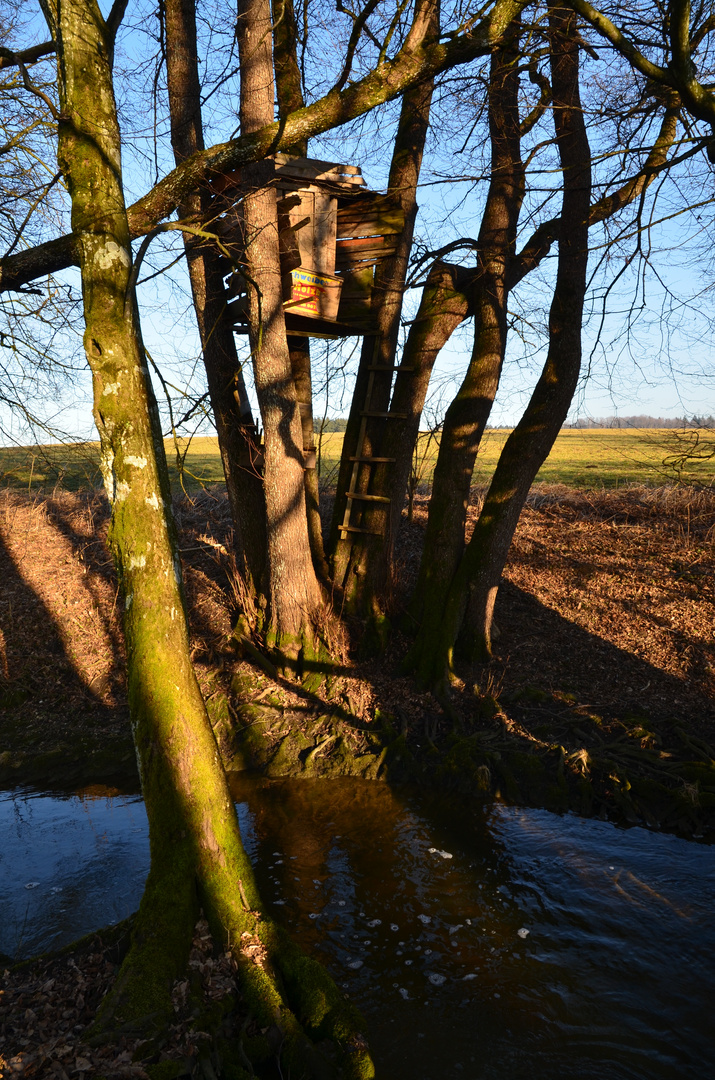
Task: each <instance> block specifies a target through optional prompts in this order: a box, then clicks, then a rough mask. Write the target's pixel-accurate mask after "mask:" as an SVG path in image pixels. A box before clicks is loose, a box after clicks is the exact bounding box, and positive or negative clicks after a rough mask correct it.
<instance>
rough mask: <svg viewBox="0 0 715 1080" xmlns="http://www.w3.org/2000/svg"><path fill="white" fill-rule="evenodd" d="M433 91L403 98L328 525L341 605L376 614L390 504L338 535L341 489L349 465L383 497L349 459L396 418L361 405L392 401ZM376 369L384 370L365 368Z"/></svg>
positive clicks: (429, 10) (426, 16)
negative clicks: (389, 207) (391, 237)
mask: <svg viewBox="0 0 715 1080" xmlns="http://www.w3.org/2000/svg"><path fill="white" fill-rule="evenodd" d="M421 9H422V10H421V15H422V19H423V21H424V23H425V25H426V27H427V29H426V31H425V32H426V35H427V37H428V38H435V37H436V36H437V35H438V33H439V3H438V2H437V0H423V3H422V5H421ZM433 89H434V80H433V79H428V80H425V81H424V82H423V83H420V84H418V85H417V86H415V87H413V88H412V89H410V90H408V91H407V92H406V93H405V95H404V97H403V101H402V109H401V111H400V119H399V123H398V127H397V134H396V136H395V145H394V148H393V153H392V162H391V165H390V177H389V181H388V187H387V191H388V195H392V197H393V198H394V199H395V200H396V201H397V202H399V204H400V206H401V208H402V211H403V213H404V216H405V226H404V229H403V231H402V233H401V234H400V238H399V241H398V245H397V249H396V251H395V254H394V255H393V256H392V257H391V258H389V259H386V260H385V261H384V262H383V263H380V264H378V266H377V269H376V271H375V283H374V286H373V293H372V312H373V315H374V319H375V322H376V326H377V334H376V336H372V335H371V336H369V337H366V338H365V339H364V341H363V348H362V352H361V356H360V366H359V368H358V374H357V378H356V381H355V390H354V392H353V400H352V404H351V408H350V416H349V418H348V424H347V429H346V431H345V437H344V439H343V449H342V455H341V460H340V470H339V475H338V486H337V493H336V497H335V504H334V507H333V517H332V523H331V529H330V552H331V559H332V567H333V580H334V581H335V582H336V584H338V585H339V586H340V587H341V588H342V589H343V590H344V599H345V607H346V610H348V611H350V612H352V613H355V614H362V615H375V616H377V617H379V616H380V613H381V606H382V604H381V601H382V597H381V596H380V591H381V590H380V585H381V583H383V582H384V581H385V579H386V576H387V564H388V558H389V550H390V545H389V541H388V539H387V537H388V528H389V512H388V510H387V509H386V507H387V506H388V505H389V504H387V503H384V504H381V505H380V504H377V503H373V504H372V505H369V506H368V508H366V509H364V510H363V512H362V514H360V513H359V512H358V510H357V507H356V505H355V503H353V510H352V516H351V523H352V524H353V525H356V526H360V527H362V528H364V529H365V532H362V533H347V535H346V536H345V539H343V538H342V536H343V533H342V531H341V525H342V524H343V521H344V517H345V509H346V505H347V496H346V493H347V491H348V490H349V489H350V486H351V485H350V481H351V476H352V475H353V470H354V469H355V470H356V472H357V478H356V484H355V488H354V490H356V491H359V492H360V493H361V494H372V495H378V496H379V497H385V496H381V495H380V493H379V492H378V491H377V489H376V488H375V487H374V480H375V474H374V470H375V466H374V465H370V464H369V463H362V464H361V463H355V462H353V461H351V460H350V459H351V458H354V457H356V456H358V455H359V456H361V457H367V458H369V457H378V456H386V455H384V454H383V453H382V451H381V449H380V446H381V442H382V439H383V437H384V435H383V433H384V431H385V425H386V424H387V425H390V424H391V423H393V422H394V421H393V420H391V419H388V420H384V419H378V418H367V420H366V421H365V420H364V419H363V413H364V411H366V409H367V408H369V411H370V412H386V411H387V410H388V407H389V403H390V391H391V389H392V382H393V365H394V363H395V356H396V353H397V345H398V338H399V333H400V315H401V313H402V298H403V294H404V290H405V281H406V279H407V268H408V264H409V258H410V252H411V250H412V238H413V234H414V225H415V219H416V217H417V209H418V207H417V183H418V181H419V175H420V168H421V165H422V154H423V151H424V145H425V140H426V138H427V131H428V129H429V115H430V107H431V103H432V92H433ZM403 363H404V361H403ZM380 368H383V369H384V370H383V371H380V370H371V369H380ZM368 393H369V399H370V400H369V402H368V401H367V397H368ZM361 431H363V438H362V440H360V433H361ZM360 442H361V445H360V446H359V445H358V444H359V443H360ZM358 505H359V504H358Z"/></svg>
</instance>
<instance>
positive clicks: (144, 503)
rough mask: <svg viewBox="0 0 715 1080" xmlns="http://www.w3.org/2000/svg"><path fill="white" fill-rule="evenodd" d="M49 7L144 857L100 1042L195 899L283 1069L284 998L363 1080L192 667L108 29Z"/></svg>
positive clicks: (186, 929) (158, 998)
mask: <svg viewBox="0 0 715 1080" xmlns="http://www.w3.org/2000/svg"><path fill="white" fill-rule="evenodd" d="M43 10H44V12H45V15H46V18H47V22H48V25H49V26H50V30H51V32H52V34H53V37H54V39H55V41H56V43H57V47H58V80H59V91H60V105H61V110H62V112H61V119H60V122H59V148H58V159H59V163H60V167H61V169H62V172H63V174H64V176H65V179H66V182H67V184H68V188H69V191H70V195H71V200H72V227H73V231H74V234H75V236H76V238H77V240H78V244H79V250H80V252H81V266H80V269H81V275H82V295H83V303H84V319H85V336H84V347H85V353H86V356H87V361H88V363H89V366H90V368H91V371H92V378H93V390H94V415H95V420H96V423H97V429H98V432H99V436H100V444H101V463H102V471H103V476H104V482H105V486H106V489H107V494H108V496H109V499H110V503H111V508H112V518H111V527H110V536H109V539H110V546H111V550H112V553H113V556H114V559H115V562H116V566H117V571H118V574H119V580H120V584H121V588H122V593H123V597H124V608H125V616H124V628H125V636H126V643H127V682H128V696H129V705H130V712H131V721H132V730H133V735H134V742H135V746H136V751H137V758H138V763H139V771H140V776H141V781H142V790H143V794H144V799H145V803H146V810H147V816H148V820H149V840H150V849H151V869H150V872H149V877H148V880H147V884H146V889H145V892H144V895H143V898H142V901H141V905H140V909H139V912H138V915H137V917H136V921H135V926H134V931H133V938H132V945H131V948H130V951H129V953H128V955H127V957H126V959H125V961H124V963H123V965H122V968H121V970H120V973H119V975H118V978H117V980H116V983H115V986H114V988H113V989H112V991H110V993H109V994H108V995H107V997H106V998H105V999H104V1002H103V1005H102V1009H101V1013H100V1017H99V1019H98V1022H97V1024H96V1031H95V1034H99V1035H101V1034H102V1033H105V1034H106V1033H107V1032H108V1033H109V1036H108V1037H110V1038H111V1037H113V1033H114V1032H116V1030H117V1029H118V1028H120V1027H121V1028H122V1030H123V1031H125V1032H132V1031H142V1032H146V1031H147V1029H156V1028H159V1029H161V1028H162V1027H165V1026H166V1025H167V1024H168V1022H169V1021H170V1019H171V1018H172V1016H173V1010H172V1005H171V999H170V996H169V992H170V988H171V983H172V980H173V979H174V978H176V977H178V976H179V975H180V974H181V973H182V971H183V969H184V967H185V964H186V960H187V957H188V950H189V946H190V942H191V935H192V930H193V926H194V922H195V919H196V916H197V913H198V910H199V906H201V907H203V910H204V912H205V914H206V916H207V918H208V920H209V923H210V925H211V928H212V931H213V934H214V936H215V939H216V941H217V942H220V943H221V946H222V947H226V946H228V947H230V948H231V950H232V952H233V954H234V956H235V958H236V961H237V964H238V971H239V978H240V980H241V985H242V991H243V995H244V999H245V1001H246V1003H247V1005H248V1008H249V1009H250V1010H251V1011H252V1012H253V1014H254V1016H255V1017H256V1019H257V1020H258V1023H259V1026H261V1025H264V1026H265V1027H266V1028H275V1030H276V1031H277V1032H278V1035H279V1041H281V1042H282V1046H283V1051H282V1054H283V1060H284V1061H285V1066H286V1068H287V1069H289V1070H290V1071H291V1074H292V1075H300V1074H308V1075H312V1074H313V1071H312V1068H311V1065H310V1059H311V1055H312V1053H313V1052H312V1049H311V1046H310V1044H309V1040H308V1039H307V1037H306V1035H305V1032H304V1026H302V1025H301V1023H300V1022H299V1021H298V1019H297V1018H296V1014H295V1012H294V1011H293V1010H292V1009H291V1008H290V1007H289V1005H288V1003H287V1001H288V997H289V996H290V997H291V998H292V1000H293V1002H294V1004H295V1008H296V1010H298V1012H299V1013H300V1015H301V1020H302V1021H303V1024H304V1025H305V1026H307V1027H310V1028H312V1029H313V1030H314V1032H315V1034H316V1036H317V1037H320V1036H321V1035H323V1036H327V1037H329V1038H333V1039H335V1040H336V1041H337V1042H338V1044H339V1045H340V1047H341V1050H342V1051H343V1056H344V1060H345V1068H346V1071H347V1073H348V1075H351V1076H355V1077H358V1076H371V1075H373V1071H372V1066H371V1064H370V1061H369V1056H368V1054H367V1051H366V1049H365V1045H364V1042H363V1041H361V1040H360V1039H357V1040H355V1039H354V1038H353V1035H354V1033H355V1026H354V1025H355V1017H354V1016H353V1015H351V1013H350V1010H349V1009H348V1008H347V1006H346V1003H345V1002H344V999H343V998H342V996H341V995H340V994H339V993H338V991H337V990H336V988H335V987H334V985H333V984H332V982H331V981H330V979H329V978H328V976H327V975H326V974H325V973H324V972H323V970H322V969H321V968H320V966H319V965H317V964H315V963H314V962H312V961H308V960H307V959H306V958H305V957H303V956H302V955H301V954H300V952H299V951H298V950H297V949H296V947H295V946H293V945H292V944H291V943H290V942H289V941H288V940H287V939H286V938H285V936H284V935H283V934H282V933H281V932H280V931H279V930H278V929H277V928H276V926H275V924H273V922H272V920H271V919H270V918H268V917H267V916H265V914H264V915H261V902H260V898H259V896H258V892H257V889H256V885H255V881H254V878H253V873H252V869H251V865H250V863H249V861H248V859H247V857H246V855H245V852H244V850H243V846H242V844H241V838H240V835H239V830H238V821H237V818H236V813H235V808H234V806H233V803H232V800H231V797H230V793H229V790H228V786H227V783H226V777H225V774H224V771H223V767H222V765H221V762H220V758H219V754H218V749H217V746H216V742H215V739H214V736H213V732H212V729H211V725H210V722H209V720H208V716H207V714H206V710H205V707H204V703H203V700H202V697H201V693H200V691H199V687H198V684H197V682H196V677H195V675H194V671H193V669H192V666H191V662H190V655H189V643H188V631H187V623H186V615H185V606H184V597H183V590H182V582H181V565H180V561H179V555H178V549H177V544H176V535H175V529H174V524H173V519H172V514H171V503H170V492H169V486H168V477H167V470H166V460H165V456H164V450H163V442H162V438H161V429H160V426H159V422H158V420H159V418H158V412H157V409H156V403H155V401H154V399H153V396H152V392H151V386H150V382H149V375H148V371H147V367H146V363H145V355H144V350H143V346H142V340H141V332H140V326H139V318H138V312H137V307H136V302H135V291H134V284H135V282H134V271H133V263H132V252H131V246H130V242H129V230H128V224H127V215H126V210H125V205H124V196H123V191H122V183H121V154H120V134H119V128H118V124H117V116H116V108H115V103H114V96H113V89H112V53H113V39H114V32H115V27H114V26H113V25H112V24H111V23H110V24H108V23H107V22H105V20H104V18H103V17H102V14H101V11H100V9H99V6H98V4H97V3H96V0H60V2H57V0H43ZM118 12H121V8H117V7H116V6H115V8H114V9H113V15H114V16H116V15H117V13H118ZM242 935H243V936H242ZM254 941H260V942H262V943H263V947H264V948H265V954H266V955H265V961H264V963H263V964H257V963H255V962H254V961H253V960H252V959H251V956H250V949H249V948H248V947H247V946H248V943H249V942H254ZM321 1029H322V1030H321ZM320 1075H324V1074H323V1073H321V1074H320Z"/></svg>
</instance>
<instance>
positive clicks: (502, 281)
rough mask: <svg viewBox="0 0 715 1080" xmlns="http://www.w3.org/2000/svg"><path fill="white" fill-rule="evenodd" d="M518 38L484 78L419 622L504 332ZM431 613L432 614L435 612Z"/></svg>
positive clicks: (515, 216) (455, 530)
mask: <svg viewBox="0 0 715 1080" xmlns="http://www.w3.org/2000/svg"><path fill="white" fill-rule="evenodd" d="M518 60H519V54H518V43H517V41H516V40H514V39H511V40H510V41H509V43H508V45H505V46H504V47H503V48H502V49H500V50H498V51H497V52H495V53H494V54H493V56H492V62H491V72H490V79H489V133H490V139H491V175H490V182H489V191H488V194H487V201H486V205H485V209H484V216H483V218H482V223H481V226H480V230H479V241H478V243H479V247H478V263H477V273H476V275H475V279H474V288H475V296H474V313H475V316H474V317H475V324H474V347H473V350H472V357H471V360H470V363H469V367H468V369H467V373H466V375H465V378H464V381H463V382H462V385H461V387H460V389H459V392H458V393H457V396H456V397H455V399H454V401H453V402H452V403H451V405H450V406H449V408H448V410H447V413H446V416H445V419H444V427H443V430H442V437H441V440H440V446H439V453H438V456H437V464H436V466H435V472H434V480H433V484H432V498H431V500H430V507H429V518H428V522H427V532H426V534H425V546H424V550H423V554H422V561H421V564H420V571H419V575H418V580H417V586H416V588H415V593H414V597H413V600H412V604H411V614H412V616H413V617H414V618H415V620H416V621H417V622H418V623H419V622H421V620H422V616H423V613H424V616H425V619H426V620H428V621H429V620H432V619H434V618H435V615H436V614H437V613H438V612H440V611H441V610H442V606H443V604H444V601H445V597H446V594H447V590H448V588H449V584H450V582H451V580H452V577H453V575H454V573H455V570H456V568H457V566H458V565H459V560H460V558H461V556H462V552H463V551H464V530H465V525H466V519H467V507H468V505H469V492H470V487H471V482H472V473H473V471H474V462H475V460H476V456H477V451H478V449H479V444H480V442H481V438H482V435H483V433H484V429H485V427H486V424H487V420H488V419H489V414H490V412H491V408H492V405H493V403H494V397H495V395H496V391H497V387H498V386H499V379H500V376H501V369H502V364H503V362H504V353H505V351H506V336H507V299H508V295H509V289H508V275H509V268H510V264H511V260H512V258H513V255H514V251H515V246H516V232H517V226H518V221H519V214H520V211H521V204H522V201H523V198H524V167H523V165H522V162H521V152H520V125H519V70H518ZM437 617H439V616H438V615H437Z"/></svg>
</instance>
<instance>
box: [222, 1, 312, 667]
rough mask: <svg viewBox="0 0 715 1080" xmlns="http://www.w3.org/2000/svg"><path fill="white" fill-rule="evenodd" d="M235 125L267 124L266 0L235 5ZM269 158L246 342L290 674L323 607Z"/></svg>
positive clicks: (280, 630)
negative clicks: (237, 89) (310, 525)
mask: <svg viewBox="0 0 715 1080" xmlns="http://www.w3.org/2000/svg"><path fill="white" fill-rule="evenodd" d="M238 10H239V19H238V23H237V36H238V46H239V58H240V63H241V129H242V132H243V134H250V132H252V131H257V130H259V129H260V128H261V127H263V126H264V125H265V124H267V123H270V121H271V120H272V118H273V109H274V90H273V67H272V50H271V29H272V27H271V10H270V4H269V2H268V0H240V2H239V9H238ZM272 179H273V165H272V162H270V161H266V162H259V163H257V164H255V165H251V166H248V167H247V168H246V169H244V170H243V174H242V183H243V186H244V202H243V221H244V228H245V241H246V263H247V267H248V273H249V275H250V278H251V279H252V280H253V282H255V283H256V285H255V287H254V286H251V287H250V288H249V337H250V342H251V351H252V354H253V369H254V376H255V383H256V392H257V394H258V402H259V405H260V409H261V417H262V419H263V430H264V441H265V448H264V462H265V465H264V490H265V498H266V527H267V539H268V600H269V615H270V626H269V632H268V640H269V644H271V645H274V646H275V647H276V648H278V650H279V651H280V652H281V653H282V655H283V657H284V661H285V664H286V667H287V668H288V669H290V670H292V671H296V670H297V669H298V667H299V663H300V659H299V657H300V653H301V650H303V653H304V657H306V656H307V655H309V654H311V653H312V651H313V649H314V646H315V639H316V626H317V623H318V622H319V621H320V620H321V619H323V618H325V614H326V608H325V604H324V600H323V596H322V593H321V589H320V586H319V584H318V580H317V578H316V575H315V570H314V568H313V563H312V559H311V552H310V543H309V538H308V527H307V518H306V506H305V481H304V470H303V431H302V426H301V419H300V410H299V408H298V401H297V397H296V389H295V383H294V381H293V373H292V368H291V361H290V353H289V350H288V342H287V339H286V329H285V318H284V315H283V289H282V282H281V268H280V257H279V243H278V212H277V209H276V191H275V188H274V187H273V186H272V185H271V181H272Z"/></svg>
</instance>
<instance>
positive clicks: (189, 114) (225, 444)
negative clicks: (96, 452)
mask: <svg viewBox="0 0 715 1080" xmlns="http://www.w3.org/2000/svg"><path fill="white" fill-rule="evenodd" d="M164 13H165V26H166V72H167V83H168V90H169V113H170V117H171V145H172V147H173V150H174V159H175V161H176V164H177V165H179V164H180V163H181V162H182V161H184V160H185V159H186V158H188V157H190V156H191V154H193V153H195V152H196V151H197V150H203V149H204V137H203V124H202V119H201V87H200V83H199V72H198V48H197V42H196V9H195V3H194V0H165V2H164ZM209 204H210V200H209V197H208V194H207V192H206V191H203V192H202V191H201V190H196V191H193V192H191V193H190V194H189V195H187V196H185V198H184V199H183V200H182V202H181V205H180V206H179V217H180V218H182V219H185V220H188V221H190V222H193V223H194V224H196V225H203V223H204V221H205V219H206V215H207V213H208V212H209ZM184 244H185V248H186V261H187V265H188V270H189V279H190V281H191V293H192V296H193V301H194V310H195V312H196V320H197V323H198V328H199V335H200V338H201V348H202V351H203V358H204V367H205V369H206V378H207V381H208V388H209V397H210V400H211V408H212V411H213V415H214V420H215V424H216V434H217V435H218V443H219V450H220V452H221V461H222V463H223V471H224V476H225V478H226V490H227V492H228V498H229V505H230V507H231V516H232V519H233V523H234V539H235V549H236V556H237V560H238V566H239V569H240V570H241V571H242V572H243V574H244V576H245V577H246V579H247V580H248V581H249V582H252V583H253V584H254V585H255V586H260V584H261V580H262V577H263V571H264V567H265V552H266V528H265V504H264V499H263V486H262V482H261V477H260V474H259V472H258V470H257V469H255V467H253V465H252V462H254V461H255V460H256V459H257V457H258V450H257V445H256V442H257V440H256V428H255V424H254V422H253V416H252V415H251V406H250V403H249V400H248V395H247V393H246V387H245V384H244V381H243V375H242V373H241V369H240V366H239V363H238V356H237V353H236V342H235V338H234V335H233V330H232V328H231V325H230V324H229V322H228V321H227V320H225V319H224V318H223V314H224V311H225V308H226V292H225V289H224V285H223V273H222V270H221V266H220V262H219V255H218V251H217V249H215V248H213V247H211V245H210V243H207V242H206V241H205V240H203V239H201V240H199V239H197V238H196V237H195V236H191V234H189V233H186V234H184Z"/></svg>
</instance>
